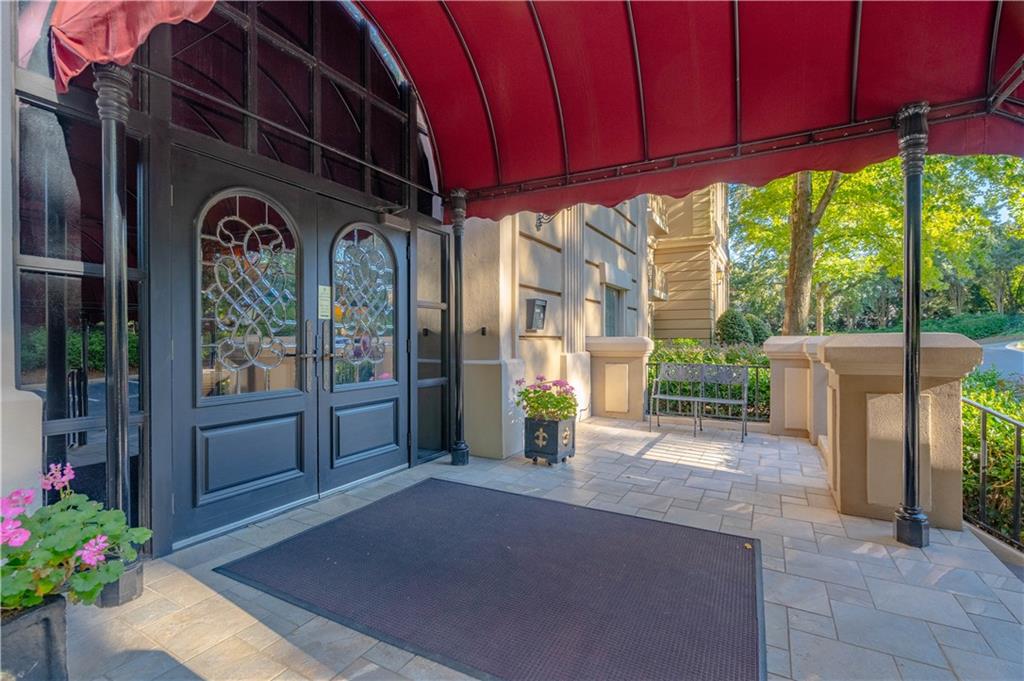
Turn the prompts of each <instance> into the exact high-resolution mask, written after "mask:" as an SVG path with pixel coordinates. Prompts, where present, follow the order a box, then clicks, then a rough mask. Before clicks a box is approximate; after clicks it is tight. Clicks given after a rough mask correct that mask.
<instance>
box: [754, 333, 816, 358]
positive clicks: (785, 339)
mask: <svg viewBox="0 0 1024 681" xmlns="http://www.w3.org/2000/svg"><path fill="white" fill-rule="evenodd" d="M814 337H815V336H772V337H771V338H769V339H768V340H766V341H765V342H764V354H766V355H768V359H807V356H806V355H805V354H804V342H805V341H806V340H807V339H808V338H814Z"/></svg>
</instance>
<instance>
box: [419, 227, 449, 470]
mask: <svg viewBox="0 0 1024 681" xmlns="http://www.w3.org/2000/svg"><path fill="white" fill-rule="evenodd" d="M416 237H417V242H416V281H417V298H418V300H417V304H416V332H417V334H418V336H419V338H418V347H419V351H418V353H417V357H416V390H417V400H416V402H417V438H416V439H417V442H416V449H417V456H416V460H417V462H423V461H429V460H430V459H434V458H437V457H438V456H441V455H442V454H445V453H446V452H447V451H448V442H449V432H448V430H449V423H448V415H449V400H450V393H449V388H448V376H449V365H450V362H449V350H448V339H449V337H450V334H449V326H448V319H449V314H448V294H449V286H448V235H447V234H444V233H443V232H435V231H433V230H430V229H425V228H421V229H420V230H419V231H418V233H417V235H416Z"/></svg>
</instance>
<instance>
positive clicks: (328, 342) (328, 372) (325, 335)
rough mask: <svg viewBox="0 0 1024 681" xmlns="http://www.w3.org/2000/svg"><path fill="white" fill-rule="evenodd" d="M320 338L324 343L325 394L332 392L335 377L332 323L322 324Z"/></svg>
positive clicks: (322, 353)
mask: <svg viewBox="0 0 1024 681" xmlns="http://www.w3.org/2000/svg"><path fill="white" fill-rule="evenodd" d="M310 323H312V322H310ZM320 338H321V343H322V345H321V348H320V349H321V351H322V352H321V353H320V356H321V358H322V359H323V370H322V372H321V375H322V377H323V389H324V392H330V391H331V381H332V380H333V376H334V365H333V364H332V363H331V360H332V358H333V357H334V352H333V350H334V339H333V338H332V337H331V322H330V321H329V320H327V319H325V320H323V321H322V322H321V323H320Z"/></svg>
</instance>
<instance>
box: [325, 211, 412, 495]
mask: <svg viewBox="0 0 1024 681" xmlns="http://www.w3.org/2000/svg"><path fill="white" fill-rule="evenodd" d="M317 211H318V215H317V222H318V225H319V237H318V239H319V244H320V248H319V256H318V257H319V263H318V272H319V286H320V287H321V288H320V293H319V295H320V296H322V298H321V301H320V305H319V310H318V311H319V313H320V316H321V319H320V326H321V337H322V338H323V339H326V341H324V342H323V345H322V354H323V371H322V372H321V381H320V384H321V385H320V391H321V393H320V456H319V461H320V489H321V491H322V492H323V491H327V490H331V489H335V488H338V487H342V486H345V485H348V484H351V483H353V482H356V481H358V480H362V479H365V478H367V477H370V476H373V475H377V474H380V473H383V472H385V471H389V470H392V469H395V468H398V467H402V466H407V465H408V464H409V446H408V430H409V428H408V397H409V387H408V386H409V376H408V353H407V347H408V343H407V339H408V315H409V303H408V297H409V296H408V290H409V280H408V242H409V235H408V234H407V233H406V232H402V231H399V230H396V229H392V228H388V227H385V226H383V225H378V224H376V216H375V215H374V214H373V213H372V212H369V211H365V210H361V209H359V208H355V207H352V206H350V205H348V204H343V203H340V202H338V201H334V200H332V199H329V198H326V197H319V199H318V202H317Z"/></svg>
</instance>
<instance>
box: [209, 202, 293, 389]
mask: <svg viewBox="0 0 1024 681" xmlns="http://www.w3.org/2000/svg"><path fill="white" fill-rule="evenodd" d="M199 225H200V231H199V258H200V274H199V286H200V319H199V333H200V341H199V342H200V348H199V365H200V366H199V371H200V374H201V376H200V386H201V391H202V392H201V394H202V395H203V396H204V397H214V396H217V395H233V394H244V393H256V392H265V391H270V390H284V389H291V388H298V387H300V386H299V383H298V380H299V378H298V373H297V372H296V370H295V347H296V346H295V334H296V329H297V328H298V326H297V324H298V320H297V314H298V311H297V300H298V293H297V291H298V278H297V275H296V262H297V259H298V252H297V245H296V239H295V233H294V230H293V228H292V225H291V224H290V223H289V222H288V220H287V219H286V218H285V217H284V216H283V215H282V214H281V213H280V212H278V211H277V210H276V209H275V208H274V207H273V206H272V205H271V204H270V203H269V202H268V201H266V200H264V199H262V198H260V197H259V196H258V195H256V194H249V193H245V192H238V193H233V194H231V195H229V196H225V197H223V198H221V199H218V200H216V201H215V202H214V203H212V204H211V205H210V206H208V207H207V209H206V210H205V211H204V213H203V215H202V217H201V218H200V220H199Z"/></svg>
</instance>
